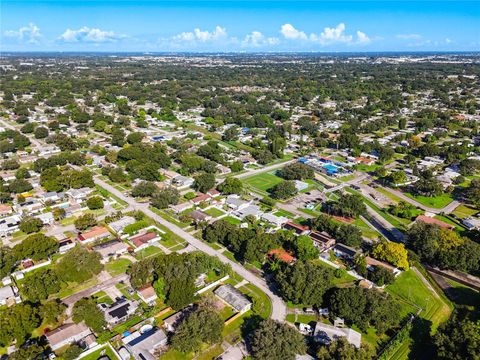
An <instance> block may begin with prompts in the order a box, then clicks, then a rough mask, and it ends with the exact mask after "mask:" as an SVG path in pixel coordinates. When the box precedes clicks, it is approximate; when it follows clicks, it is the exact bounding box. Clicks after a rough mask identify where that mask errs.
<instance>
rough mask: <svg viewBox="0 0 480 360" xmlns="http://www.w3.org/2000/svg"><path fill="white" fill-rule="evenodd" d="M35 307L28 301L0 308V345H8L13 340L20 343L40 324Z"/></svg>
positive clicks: (18, 344)
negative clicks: (0, 314)
mask: <svg viewBox="0 0 480 360" xmlns="http://www.w3.org/2000/svg"><path fill="white" fill-rule="evenodd" d="M40 322H41V319H40V316H39V315H38V310H37V308H35V307H33V306H32V305H30V304H29V303H21V304H16V305H14V306H11V307H9V308H6V309H5V310H2V316H0V345H2V346H8V345H10V344H11V343H12V342H13V341H14V340H16V341H17V346H20V345H22V344H23V343H24V342H25V340H26V339H27V338H28V337H29V336H30V334H31V333H32V332H33V330H35V329H36V328H37V327H38V326H39V325H40Z"/></svg>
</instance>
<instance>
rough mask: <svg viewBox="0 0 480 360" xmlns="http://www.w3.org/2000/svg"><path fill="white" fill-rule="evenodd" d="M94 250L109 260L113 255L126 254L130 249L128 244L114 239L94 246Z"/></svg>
mask: <svg viewBox="0 0 480 360" xmlns="http://www.w3.org/2000/svg"><path fill="white" fill-rule="evenodd" d="M93 250H94V251H96V252H98V253H99V254H100V255H101V256H102V258H103V259H104V260H107V259H108V258H109V257H111V256H116V255H122V254H125V253H126V252H127V251H128V245H127V244H125V243H124V242H122V241H120V240H117V239H114V240H110V241H107V242H104V243H102V244H99V245H96V246H94V247H93Z"/></svg>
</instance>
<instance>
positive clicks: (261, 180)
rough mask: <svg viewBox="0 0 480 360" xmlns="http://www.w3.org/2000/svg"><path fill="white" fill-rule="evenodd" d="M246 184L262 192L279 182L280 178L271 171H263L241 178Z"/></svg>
mask: <svg viewBox="0 0 480 360" xmlns="http://www.w3.org/2000/svg"><path fill="white" fill-rule="evenodd" d="M243 181H244V182H245V183H246V184H247V185H250V186H252V187H254V188H256V189H258V190H260V191H262V192H268V190H269V189H271V188H272V187H274V186H275V185H277V184H278V183H281V182H282V181H283V179H282V178H280V177H278V176H276V175H274V174H273V173H271V172H264V173H260V174H256V175H253V176H250V177H247V178H245V179H244V180H243Z"/></svg>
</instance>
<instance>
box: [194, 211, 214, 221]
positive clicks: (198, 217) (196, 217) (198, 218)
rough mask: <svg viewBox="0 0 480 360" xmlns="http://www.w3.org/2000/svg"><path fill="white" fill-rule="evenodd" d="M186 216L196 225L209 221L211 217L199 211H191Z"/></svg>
mask: <svg viewBox="0 0 480 360" xmlns="http://www.w3.org/2000/svg"><path fill="white" fill-rule="evenodd" d="M188 216H189V217H190V218H191V219H192V220H193V221H194V222H195V223H196V224H198V223H201V222H204V221H209V220H211V219H212V217H211V216H210V215H208V214H206V213H204V212H203V211H201V210H193V211H192V212H190V213H189V214H188Z"/></svg>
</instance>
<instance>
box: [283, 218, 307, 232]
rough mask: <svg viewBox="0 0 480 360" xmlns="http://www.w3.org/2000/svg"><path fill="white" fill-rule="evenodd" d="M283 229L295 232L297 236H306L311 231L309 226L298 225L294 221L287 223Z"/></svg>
mask: <svg viewBox="0 0 480 360" xmlns="http://www.w3.org/2000/svg"><path fill="white" fill-rule="evenodd" d="M283 228H284V229H287V230H293V231H294V232H295V233H296V234H297V235H305V234H307V233H308V232H309V231H310V228H309V227H308V226H305V225H300V224H296V223H294V222H293V221H287V223H286V224H285V225H283Z"/></svg>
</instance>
